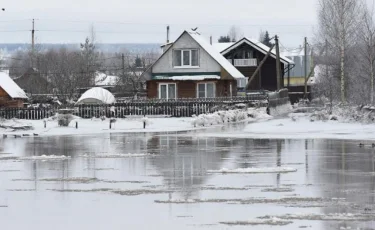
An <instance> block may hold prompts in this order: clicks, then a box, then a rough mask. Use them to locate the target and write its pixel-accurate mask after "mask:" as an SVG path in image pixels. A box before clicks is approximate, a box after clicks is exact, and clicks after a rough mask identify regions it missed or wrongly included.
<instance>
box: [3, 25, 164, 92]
mask: <svg viewBox="0 0 375 230" xmlns="http://www.w3.org/2000/svg"><path fill="white" fill-rule="evenodd" d="M159 55H160V54H159V53H158V52H156V51H145V52H138V53H134V52H130V51H128V50H123V51H122V52H118V53H103V52H101V51H100V50H98V48H97V47H96V38H95V32H94V30H93V29H92V31H91V34H90V36H88V37H86V39H85V40H84V42H83V43H81V44H80V46H79V48H77V49H71V48H67V47H64V46H63V47H61V48H47V49H44V48H43V47H42V46H41V45H35V47H34V49H32V48H31V47H30V48H29V49H28V50H26V51H17V52H15V53H14V54H13V55H12V56H11V57H10V58H9V59H7V60H6V63H5V65H6V68H7V69H9V74H10V76H11V77H13V78H16V79H17V78H19V77H21V76H23V75H24V74H25V73H28V72H29V71H31V72H32V73H33V74H34V75H35V74H36V75H38V77H40V78H43V79H45V80H46V82H48V84H44V86H45V87H44V89H43V90H42V91H43V92H44V93H48V94H54V95H56V96H59V95H63V97H65V98H66V99H74V98H76V96H77V93H78V89H80V88H88V87H93V86H95V85H101V84H102V82H105V81H106V76H107V75H112V76H118V78H116V79H115V82H114V84H115V85H114V86H115V90H116V91H128V92H129V95H135V94H137V93H139V92H141V91H142V90H143V89H144V88H145V85H144V84H145V80H144V79H141V75H142V73H143V71H145V70H146V68H148V67H149V66H150V65H151V64H152V63H153V62H154V61H155V60H156V59H157V57H158V56H159ZM99 73H104V77H102V78H98V74H99ZM102 75H103V74H102ZM26 87H27V89H30V90H26V91H29V92H32V91H33V90H32V89H35V88H38V87H39V88H40V82H39V81H31V82H30V84H28V85H27V86H26Z"/></svg>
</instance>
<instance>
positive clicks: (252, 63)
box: [213, 37, 294, 91]
mask: <svg viewBox="0 0 375 230" xmlns="http://www.w3.org/2000/svg"><path fill="white" fill-rule="evenodd" d="M213 46H214V47H215V49H217V50H218V51H219V52H220V53H221V54H222V55H223V56H224V57H225V58H226V59H228V60H229V62H230V63H231V64H232V65H233V66H234V67H235V68H237V69H238V70H239V71H240V72H241V73H242V74H243V75H244V76H245V77H246V81H244V82H242V83H241V84H240V85H239V88H240V90H245V86H246V84H247V80H249V79H250V78H251V77H252V75H253V74H254V72H255V71H256V69H257V67H258V65H259V63H260V62H261V61H262V60H263V58H264V57H265V56H266V55H267V53H268V51H269V49H270V48H269V47H268V46H266V45H264V44H262V43H261V42H259V41H257V40H255V39H250V38H246V37H244V38H242V39H240V40H239V41H237V42H234V43H216V44H213ZM280 62H281V63H280V64H281V73H282V74H281V78H282V79H281V84H282V85H281V87H284V84H283V82H284V78H286V77H287V76H288V72H289V71H290V69H292V68H293V67H294V62H293V61H292V60H290V59H289V58H287V57H285V56H283V55H281V56H280ZM276 72H277V71H276V51H275V49H273V50H272V51H271V54H270V56H269V57H268V58H267V59H266V61H265V63H264V64H263V66H262V67H261V68H260V70H259V72H258V73H257V74H256V75H255V78H254V79H253V80H252V82H251V83H250V85H249V88H248V90H269V91H275V90H277V77H276V76H277V73H276Z"/></svg>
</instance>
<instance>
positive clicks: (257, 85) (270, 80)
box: [225, 44, 285, 91]
mask: <svg viewBox="0 0 375 230" xmlns="http://www.w3.org/2000/svg"><path fill="white" fill-rule="evenodd" d="M241 49H247V50H249V49H250V50H253V53H254V54H253V55H254V58H256V59H257V61H258V65H259V64H260V62H261V61H262V60H263V58H264V57H265V54H263V53H261V52H259V51H258V50H256V49H254V48H252V47H250V46H249V45H247V44H244V45H241V46H239V47H238V48H236V49H235V50H232V51H231V52H230V53H228V54H226V55H225V58H227V59H230V58H231V57H232V56H233V55H234V54H235V53H237V52H239V51H240V50H241ZM235 68H237V69H238V70H239V71H240V72H241V73H242V74H243V75H244V76H245V77H247V78H250V77H251V76H252V75H253V73H254V72H255V70H256V69H257V66H256V67H235ZM284 68H285V66H284V64H283V63H281V74H282V75H283V72H284ZM276 75H277V73H276V59H275V58H273V57H271V56H270V57H268V58H267V60H266V62H265V63H264V64H263V66H262V68H261V69H260V71H259V72H258V74H257V76H255V78H254V79H253V81H252V82H251V84H250V86H249V87H250V88H249V89H250V90H260V89H264V90H270V91H275V90H277V78H276ZM283 86H284V77H283V76H282V78H281V87H282V88H283Z"/></svg>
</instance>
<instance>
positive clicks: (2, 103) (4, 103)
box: [0, 87, 23, 108]
mask: <svg viewBox="0 0 375 230" xmlns="http://www.w3.org/2000/svg"><path fill="white" fill-rule="evenodd" d="M0 107H6V108H22V107H23V100H22V99H15V100H13V99H12V98H11V97H10V96H9V95H8V93H7V92H5V90H4V89H3V88H1V87H0Z"/></svg>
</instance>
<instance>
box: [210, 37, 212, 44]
mask: <svg viewBox="0 0 375 230" xmlns="http://www.w3.org/2000/svg"><path fill="white" fill-rule="evenodd" d="M210 44H211V45H212V35H211V36H210Z"/></svg>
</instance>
